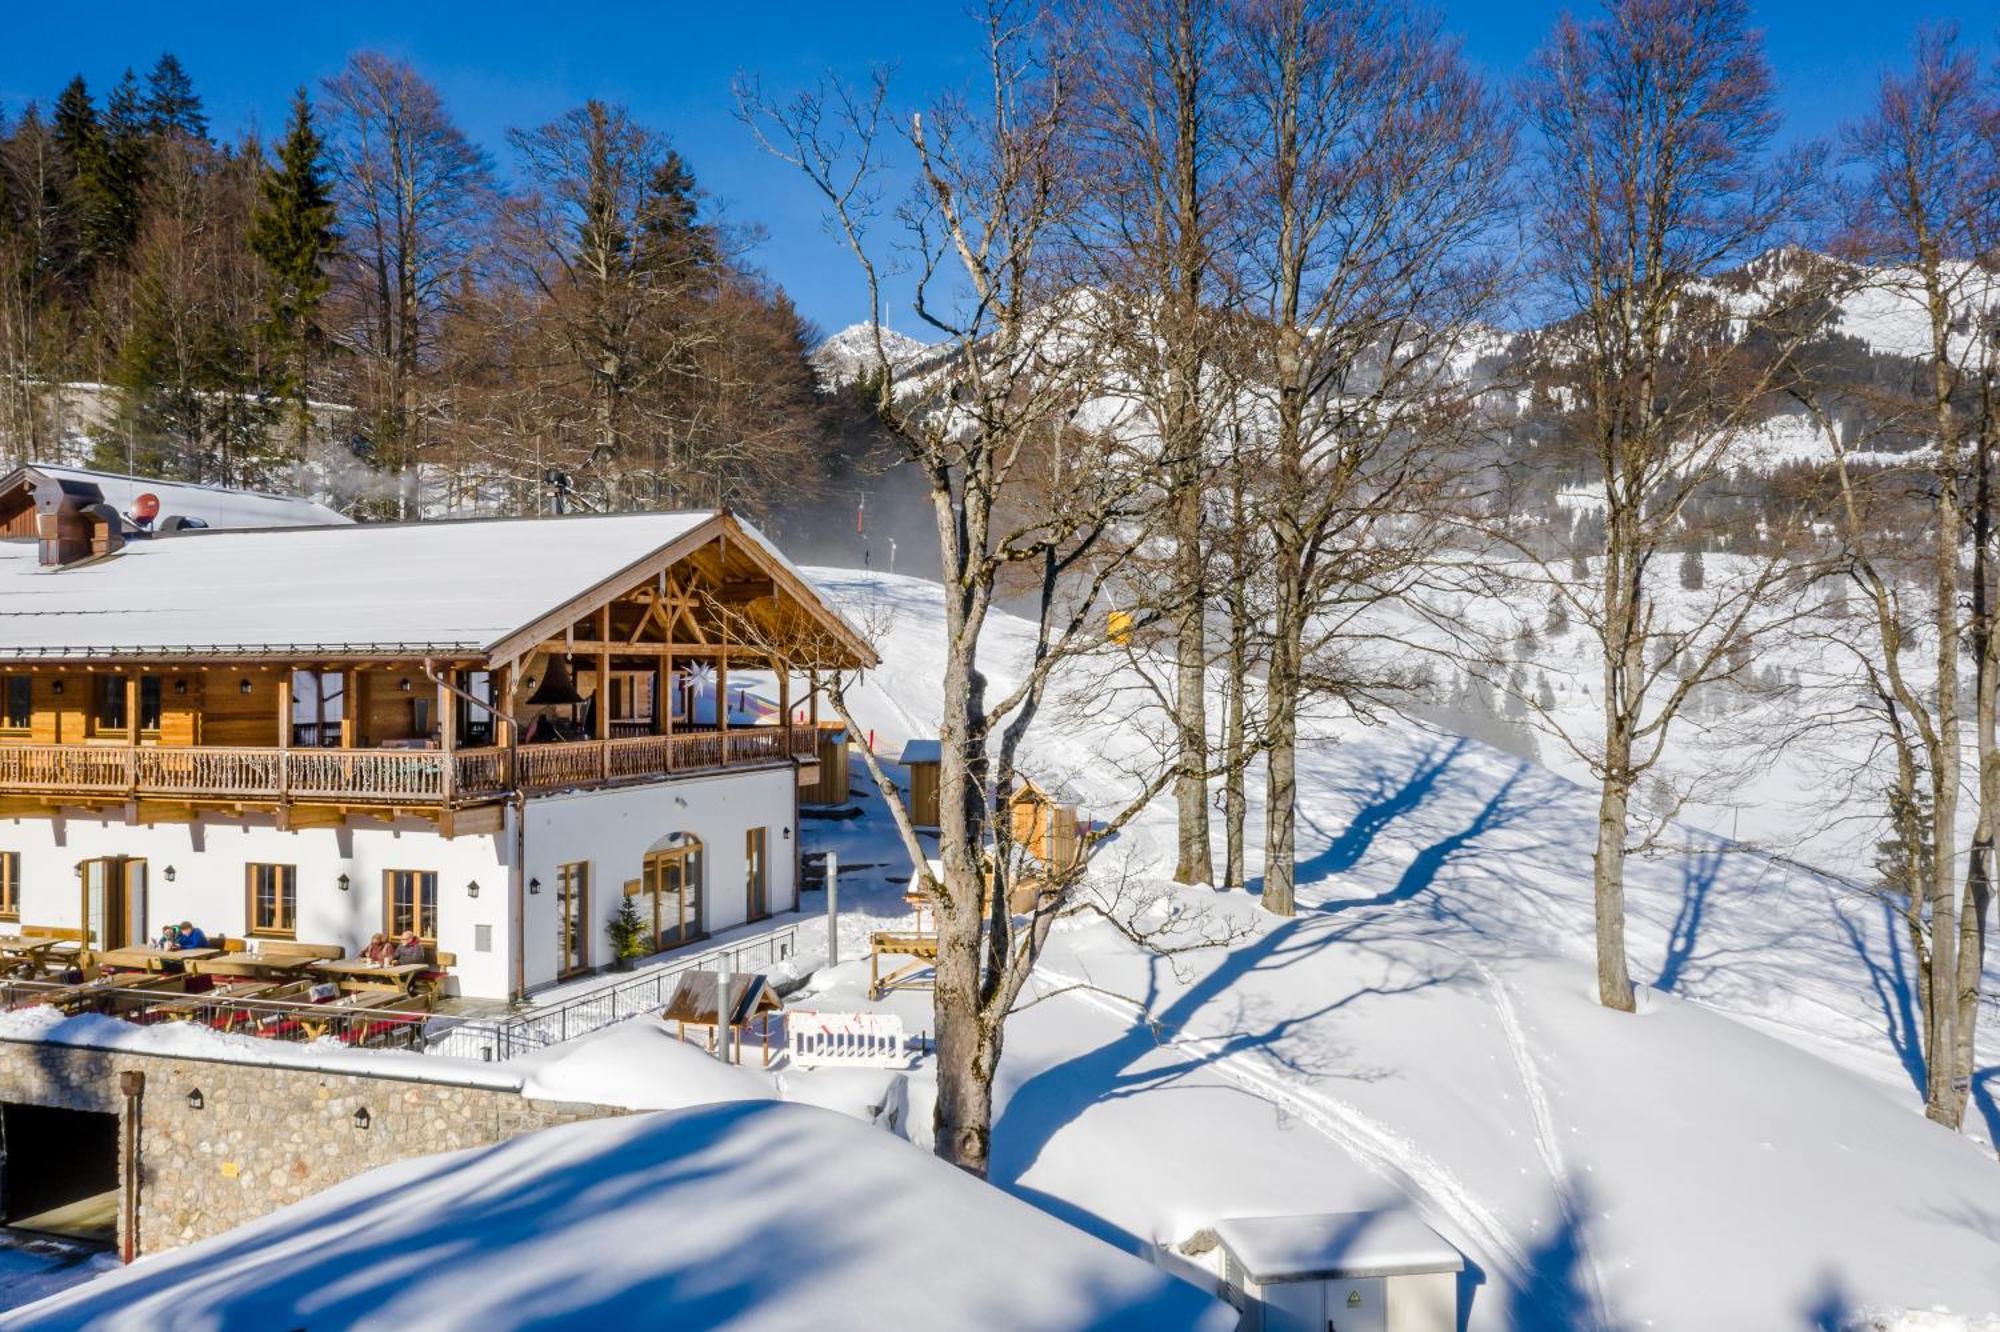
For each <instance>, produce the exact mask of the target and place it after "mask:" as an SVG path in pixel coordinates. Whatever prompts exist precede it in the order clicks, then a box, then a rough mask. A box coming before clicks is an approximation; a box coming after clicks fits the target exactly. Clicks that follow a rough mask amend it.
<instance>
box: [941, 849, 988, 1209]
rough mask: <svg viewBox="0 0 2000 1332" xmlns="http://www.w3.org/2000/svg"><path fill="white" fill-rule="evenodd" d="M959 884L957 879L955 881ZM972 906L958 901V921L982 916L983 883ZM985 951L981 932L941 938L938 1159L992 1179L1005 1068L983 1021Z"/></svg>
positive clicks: (955, 911)
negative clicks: (996, 1103) (998, 1084)
mask: <svg viewBox="0 0 2000 1332" xmlns="http://www.w3.org/2000/svg"><path fill="white" fill-rule="evenodd" d="M953 877H954V878H955V877H956V876H953ZM970 887H971V888H972V897H971V901H970V902H969V903H967V902H964V901H960V900H957V897H958V893H959V892H960V891H961V889H960V887H959V886H957V885H954V887H953V889H952V892H953V896H954V901H953V903H952V906H951V908H950V909H951V912H952V914H953V915H954V916H957V915H959V914H960V913H962V912H965V911H970V913H971V914H972V915H973V916H974V917H977V916H978V915H979V889H978V884H977V881H976V880H975V882H974V883H973V884H972V885H970ZM979 948H980V936H979V931H978V929H977V928H976V926H975V928H972V929H965V928H962V927H961V928H956V929H947V930H942V931H940V932H939V936H938V960H937V993H936V996H935V1000H934V1009H935V1014H936V1020H937V1109H936V1113H935V1115H934V1117H933V1119H932V1130H933V1132H934V1134H935V1136H936V1145H935V1151H936V1153H937V1155H938V1156H940V1157H942V1158H943V1159H944V1160H946V1161H949V1162H951V1164H953V1165H955V1166H957V1167H958V1168H959V1169H961V1170H964V1171H967V1172H969V1173H971V1174H974V1175H978V1176H979V1177H980V1178H982V1179H984V1178H985V1177H986V1169H987V1162H988V1156H989V1149H990V1146H991V1136H992V1131H993V1074H994V1071H995V1070H996V1068H997V1067H998V1065H999V1062H1000V1051H999V1031H998V1028H997V1027H995V1028H992V1029H990V1030H989V1028H988V1027H987V1025H986V1024H985V1023H984V1022H982V1021H981V1020H980V1016H979Z"/></svg>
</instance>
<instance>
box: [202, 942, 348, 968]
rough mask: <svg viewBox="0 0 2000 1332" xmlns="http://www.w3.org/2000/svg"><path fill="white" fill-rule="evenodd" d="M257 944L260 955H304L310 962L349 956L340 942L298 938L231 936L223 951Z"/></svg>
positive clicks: (233, 951) (238, 950)
mask: <svg viewBox="0 0 2000 1332" xmlns="http://www.w3.org/2000/svg"><path fill="white" fill-rule="evenodd" d="M252 943H255V944H256V945H257V947H256V950H255V953H256V956H258V957H281V958H293V957H302V958H304V959H306V960H307V961H308V962H316V961H319V960H321V959H323V958H324V959H332V958H341V957H346V956H347V950H346V949H345V948H342V947H341V946H340V945H339V944H316V943H301V942H299V941H298V940H297V939H240V938H235V937H231V938H228V939H224V940H223V941H222V951H223V952H225V953H228V954H230V955H232V956H233V955H235V954H237V953H248V952H251V951H252V950H251V947H250V945H251V944H252Z"/></svg>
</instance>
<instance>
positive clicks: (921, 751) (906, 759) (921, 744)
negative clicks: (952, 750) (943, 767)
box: [896, 740, 944, 764]
mask: <svg viewBox="0 0 2000 1332" xmlns="http://www.w3.org/2000/svg"><path fill="white" fill-rule="evenodd" d="M943 757H944V746H943V744H942V743H940V742H939V741H936V740H911V741H909V742H907V743H906V744H904V746H903V756H902V757H901V758H899V759H897V760H896V762H898V763H903V764H910V763H936V762H938V761H939V760H940V759H942V758H943Z"/></svg>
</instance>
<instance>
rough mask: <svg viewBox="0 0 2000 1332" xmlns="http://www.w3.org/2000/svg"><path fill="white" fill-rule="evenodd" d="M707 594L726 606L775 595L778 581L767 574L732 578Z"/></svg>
mask: <svg viewBox="0 0 2000 1332" xmlns="http://www.w3.org/2000/svg"><path fill="white" fill-rule="evenodd" d="M709 595H710V596H711V597H713V598H714V599H715V600H717V601H719V602H721V603H723V604H724V605H726V606H736V605H741V604H743V603H744V602H746V601H761V600H762V599H763V598H765V597H775V596H777V595H778V582H777V580H776V579H774V578H772V577H770V576H769V575H768V574H767V575H764V576H763V577H759V578H732V579H729V580H728V581H727V582H724V583H722V584H720V585H719V586H717V588H716V589H715V590H714V591H713V592H711V593H709Z"/></svg>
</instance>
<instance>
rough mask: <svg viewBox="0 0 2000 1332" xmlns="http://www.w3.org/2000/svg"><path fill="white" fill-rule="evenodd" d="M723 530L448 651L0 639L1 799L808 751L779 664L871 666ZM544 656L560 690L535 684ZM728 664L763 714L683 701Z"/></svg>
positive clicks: (730, 760) (315, 791)
mask: <svg viewBox="0 0 2000 1332" xmlns="http://www.w3.org/2000/svg"><path fill="white" fill-rule="evenodd" d="M733 530H737V529H734V525H733V521H732V520H730V519H729V518H728V515H726V514H722V515H717V517H716V519H715V520H713V521H712V522H710V523H708V524H704V525H703V526H702V527H701V528H700V529H697V534H696V535H697V538H698V539H695V540H691V541H688V542H685V543H675V547H669V548H667V549H665V550H663V551H662V552H661V553H660V555H659V557H658V558H657V559H656V560H653V561H648V562H646V563H645V564H644V565H642V566H641V567H636V568H632V569H628V570H626V571H624V572H623V573H622V574H621V575H620V576H619V578H618V579H617V580H615V581H607V582H606V583H603V584H600V585H599V586H598V587H596V588H593V589H591V591H590V592H589V593H587V594H585V595H584V596H581V597H579V598H577V599H576V600H575V601H573V602H572V603H570V604H568V605H565V606H560V607H555V608H552V609H551V610H550V611H549V613H548V614H546V615H544V616H542V617H541V618H540V619H538V620H536V621H535V622H534V623H532V624H529V625H525V626H522V628H521V629H520V630H519V631H518V632H517V633H515V634H513V635H511V636H510V637H509V638H507V639H506V640H504V641H502V642H501V643H499V644H496V645H494V646H493V647H492V648H491V649H489V650H488V651H487V652H485V653H484V654H481V655H476V656H461V657H459V658H457V659H453V660H437V659H425V658H409V657H397V656H393V655H384V654H382V653H379V652H375V651H369V650H362V649H359V648H357V649H356V650H354V651H352V652H351V653H344V652H343V651H342V650H341V649H339V647H338V646H337V645H334V646H332V647H326V646H323V647H322V648H321V649H320V650H319V652H318V653H316V654H315V655H311V656H306V655H303V654H299V653H296V652H283V651H272V652H257V651H254V650H251V651H245V652H243V653H242V654H241V655H237V656H234V657H221V656H217V655H210V654H196V653H192V652H190V653H176V654H171V655H170V654H164V653H162V654H155V655H152V656H150V657H149V656H148V655H147V654H145V653H144V652H143V651H140V650H134V651H133V652H131V653H129V654H126V653H120V654H117V655H116V656H113V657H106V656H102V655H100V656H96V657H94V658H92V659H86V660H64V659H61V658H60V657H51V656H48V655H44V656H36V657H31V658H22V657H12V658H10V657H9V655H8V652H7V649H6V648H5V647H4V646H0V705H4V706H0V812H4V813H5V814H7V815H12V816H18V815H21V814H32V813H53V812H54V810H55V809H56V808H58V807H60V806H86V807H90V806H94V807H105V806H113V805H120V804H126V805H136V806H137V808H136V809H135V810H134V811H133V812H134V814H136V815H137V816H138V817H141V818H144V819H146V820H147V821H165V820H171V819H174V818H177V817H192V816H193V814H194V812H195V811H196V810H198V809H199V808H202V807H214V806H218V805H220V806H225V807H228V806H244V805H263V806H277V807H279V808H280V809H281V810H296V812H297V813H298V814H299V815H301V816H304V817H315V811H317V816H318V817H327V816H332V817H340V816H343V815H345V814H347V813H363V814H367V813H380V812H382V811H385V810H386V811H390V812H393V813H411V814H430V813H436V814H445V813H449V812H450V811H455V810H461V809H466V808H468V807H473V806H481V805H495V804H496V802H498V801H500V800H501V799H503V798H504V797H507V796H510V795H512V794H515V793H531V792H539V791H552V790H560V789H566V788H573V787H584V786H594V785H608V784H616V783H624V782H631V781H642V780H649V779H659V778H662V777H667V776H671V775H674V774H679V773H688V772H701V771H709V770H715V769H722V768H729V767H738V766H746V765H767V764H795V763H802V764H804V765H808V766H810V765H813V764H815V763H816V762H817V760H818V759H819V757H820V735H819V730H818V728H817V727H812V726H797V727H794V726H793V725H792V724H791V720H790V719H791V715H792V709H791V683H792V678H793V676H794V675H795V674H796V673H799V672H806V671H813V670H820V669H831V668H838V667H842V666H849V665H856V664H869V663H871V662H872V660H873V656H872V653H871V652H870V651H869V649H868V647H867V646H866V644H864V643H861V642H860V641H859V640H858V639H856V638H855V637H854V635H853V634H852V631H851V630H848V629H847V628H846V627H845V625H844V622H842V621H840V620H839V619H838V617H836V616H833V615H832V614H831V613H830V612H829V611H827V609H826V608H825V607H824V606H823V605H822V604H821V603H820V602H819V600H818V598H817V596H816V595H815V594H814V593H813V591H812V590H811V589H810V588H809V587H808V586H807V585H805V584H803V583H802V582H800V581H799V580H798V579H797V578H796V577H795V576H794V575H793V574H791V573H790V571H789V570H788V569H787V568H786V567H785V566H783V565H782V562H780V561H777V560H775V559H773V558H771V557H770V556H769V555H767V554H766V553H765V552H764V551H763V550H762V549H760V548H759V547H758V546H756V545H755V544H754V543H752V542H751V541H749V540H747V539H737V540H732V539H731V534H732V531H733ZM183 539H188V538H183ZM192 539H196V540H199V539H201V538H199V537H196V538H192ZM58 586H59V584H58ZM221 591H222V590H220V589H216V590H210V594H211V595H215V594H217V593H219V592H221ZM384 595H394V593H393V590H390V591H386V592H385V593H384ZM558 665H560V667H561V669H562V672H563V673H565V674H567V675H568V677H569V678H570V679H571V680H573V681H574V685H575V688H574V695H575V701H574V702H551V701H549V700H548V699H547V698H546V697H541V696H538V689H540V688H541V687H542V686H543V685H545V684H548V683H551V682H552V680H553V678H554V677H553V676H552V672H553V671H555V669H556V668H557V667H558ZM732 670H734V671H736V672H739V673H740V672H743V671H746V670H755V671H769V672H771V673H773V674H774V675H775V677H776V681H777V692H778V695H779V697H778V700H777V702H778V707H777V708H776V710H775V714H774V716H773V717H772V718H771V719H770V720H769V721H768V722H767V723H766V724H758V725H749V724H744V723H743V721H742V719H740V718H732V716H731V715H730V711H729V709H728V708H727V707H723V708H720V709H719V710H712V709H711V710H707V711H706V713H705V715H694V709H691V707H690V702H691V700H692V699H693V698H694V697H696V696H698V691H695V690H691V689H690V688H689V684H688V682H689V681H690V680H691V679H692V678H694V677H695V676H697V675H699V676H700V678H701V679H702V680H703V681H704V682H705V690H704V691H700V692H706V693H710V694H712V696H713V698H715V699H717V700H722V699H726V698H728V697H729V696H730V695H731V693H732V688H731V685H730V674H731V671H732ZM802 775H803V776H808V777H810V776H813V775H816V774H815V773H813V772H810V771H808V772H805V773H802ZM841 780H842V784H843V786H844V784H845V772H844V771H843V772H842V774H841ZM496 809H497V806H496Z"/></svg>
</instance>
